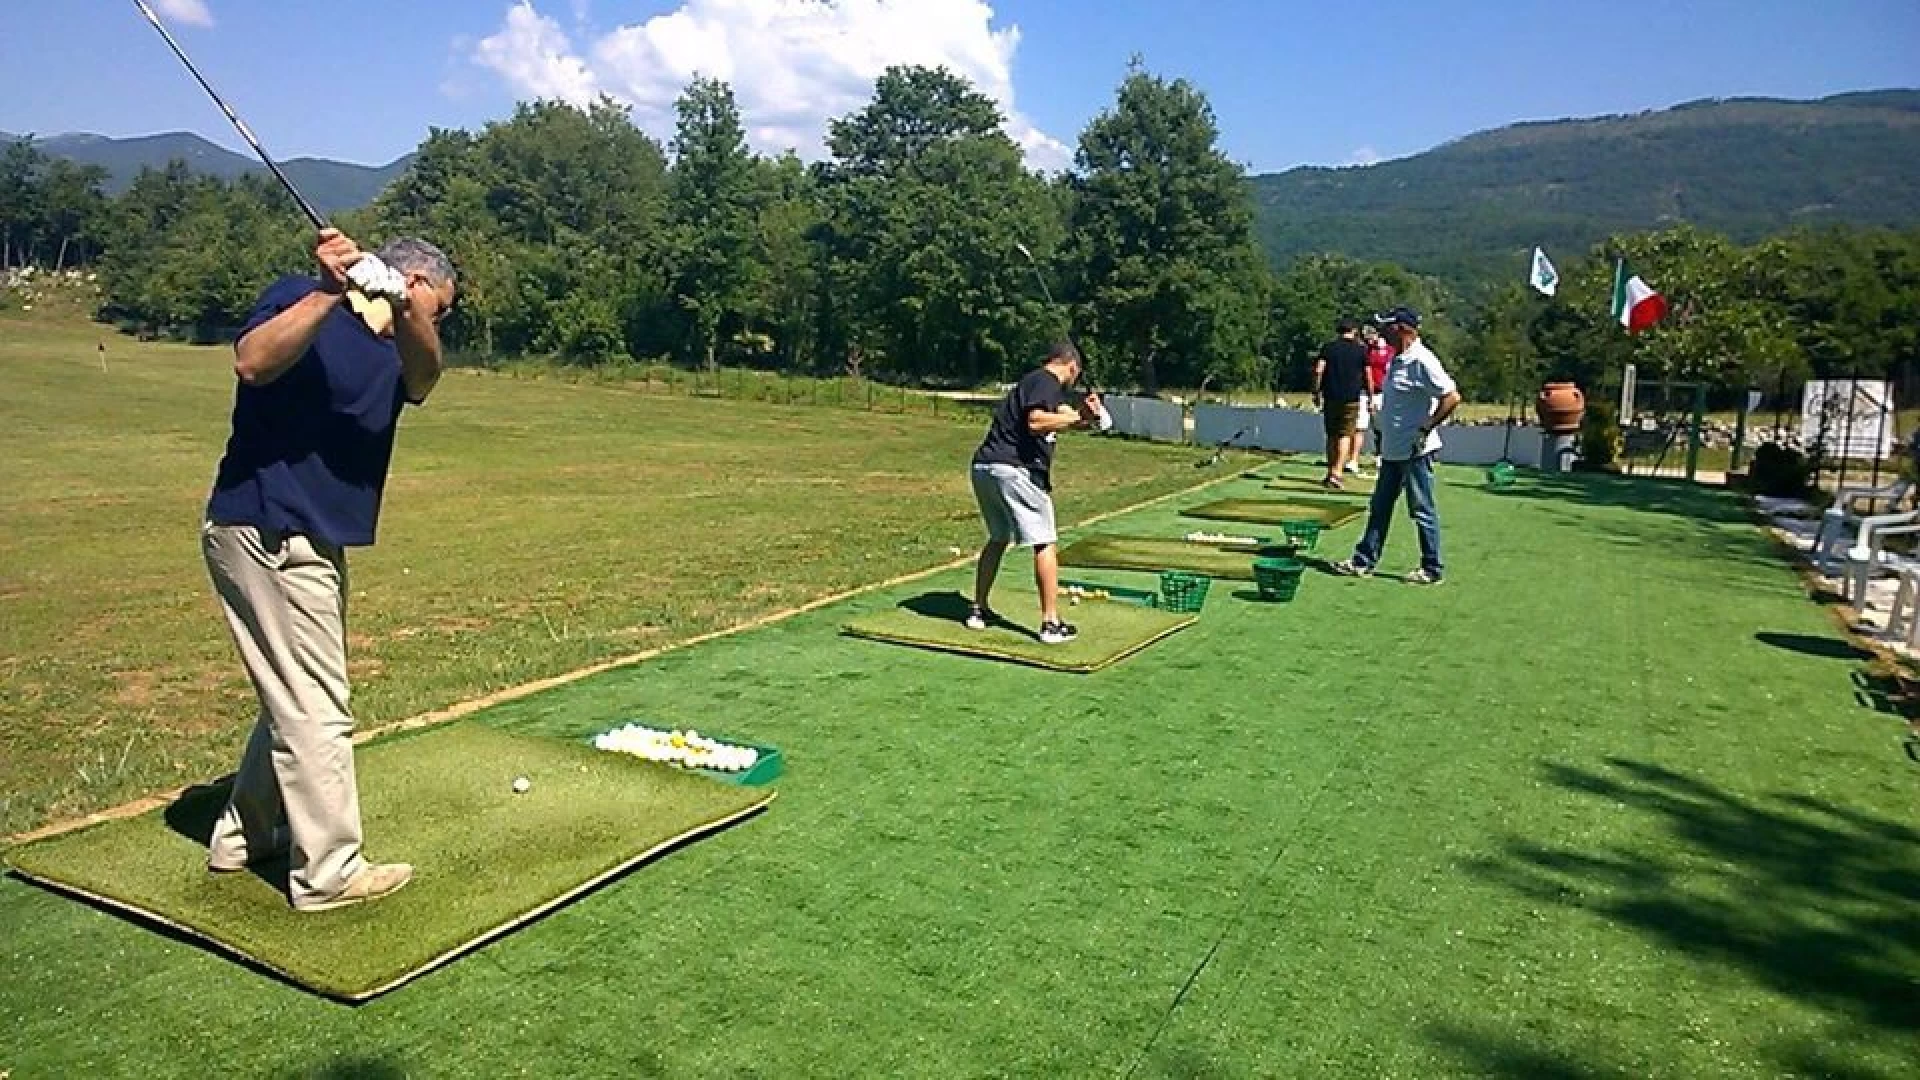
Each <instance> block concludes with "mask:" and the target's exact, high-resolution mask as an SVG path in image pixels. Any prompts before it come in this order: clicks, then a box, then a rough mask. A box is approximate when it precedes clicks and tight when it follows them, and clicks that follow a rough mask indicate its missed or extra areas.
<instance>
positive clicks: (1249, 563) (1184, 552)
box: [1060, 534, 1293, 581]
mask: <svg viewBox="0 0 1920 1080" xmlns="http://www.w3.org/2000/svg"><path fill="white" fill-rule="evenodd" d="M1292 553H1293V549H1292V548H1291V547H1287V546H1284V545H1277V544H1275V545H1267V546H1262V547H1234V546H1229V545H1221V544H1203V543H1198V542H1196V541H1192V540H1175V539H1169V538H1166V537H1159V536H1113V535H1107V534H1095V535H1093V536H1085V537H1081V538H1080V539H1078V540H1075V541H1074V542H1072V543H1070V544H1067V545H1066V546H1064V547H1062V548H1061V549H1060V565H1061V566H1075V567H1087V568H1091V569H1098V570H1140V571H1147V572H1157V571H1160V570H1190V571H1192V572H1194V573H1196V574H1205V575H1207V576H1208V577H1216V578H1232V579H1235V580H1238V581H1252V580H1253V560H1255V559H1257V558H1261V557H1264V556H1281V555H1290V554H1292Z"/></svg>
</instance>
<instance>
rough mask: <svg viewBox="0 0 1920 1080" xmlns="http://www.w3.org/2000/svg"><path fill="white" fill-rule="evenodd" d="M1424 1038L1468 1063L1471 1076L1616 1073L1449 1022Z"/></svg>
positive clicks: (1526, 1079)
mask: <svg viewBox="0 0 1920 1080" xmlns="http://www.w3.org/2000/svg"><path fill="white" fill-rule="evenodd" d="M1427 1038H1429V1039H1431V1040H1432V1041H1433V1042H1434V1043H1436V1044H1437V1045H1439V1046H1441V1047H1443V1048H1444V1049H1446V1050H1448V1051H1450V1052H1451V1053H1453V1054H1454V1055H1455V1056H1456V1057H1458V1058H1460V1059H1462V1060H1463V1061H1465V1062H1466V1063H1468V1067H1469V1071H1470V1072H1471V1073H1472V1075H1474V1076H1488V1077H1496V1078H1499V1080H1598V1078H1600V1077H1603V1076H1606V1077H1611V1076H1618V1075H1620V1073H1619V1072H1617V1071H1615V1070H1612V1069H1607V1070H1601V1069H1597V1068H1594V1067H1593V1066H1592V1065H1590V1064H1583V1063H1581V1062H1579V1061H1575V1060H1573V1059H1571V1058H1568V1057H1564V1056H1562V1055H1559V1054H1554V1053H1550V1052H1548V1051H1544V1050H1536V1049H1534V1048H1532V1047H1530V1046H1527V1045H1525V1044H1524V1043H1521V1042H1520V1041H1519V1040H1517V1039H1511V1038H1508V1037H1506V1036H1503V1035H1496V1034H1492V1033H1490V1032H1485V1031H1473V1030H1469V1029H1467V1028H1464V1027H1458V1026H1455V1025H1452V1024H1438V1025H1434V1026H1433V1027H1430V1028H1428V1029H1427Z"/></svg>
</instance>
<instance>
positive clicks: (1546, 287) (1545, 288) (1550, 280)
mask: <svg viewBox="0 0 1920 1080" xmlns="http://www.w3.org/2000/svg"><path fill="white" fill-rule="evenodd" d="M1527 284H1529V285H1531V286H1533V287H1534V289H1536V290H1537V291H1538V292H1539V293H1540V295H1542V296H1552V295H1553V294H1554V293H1555V292H1556V291H1557V290H1558V289H1559V288H1560V272H1559V271H1558V270H1555V269H1554V268H1553V264H1552V263H1550V262H1548V261H1547V253H1546V252H1544V251H1541V250H1540V249H1539V248H1534V249H1533V270H1532V272H1531V273H1529V274H1528V275H1527Z"/></svg>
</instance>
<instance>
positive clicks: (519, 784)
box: [513, 776, 533, 795]
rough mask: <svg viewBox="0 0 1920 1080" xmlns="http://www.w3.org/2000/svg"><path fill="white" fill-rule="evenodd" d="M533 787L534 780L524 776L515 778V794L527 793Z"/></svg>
mask: <svg viewBox="0 0 1920 1080" xmlns="http://www.w3.org/2000/svg"><path fill="white" fill-rule="evenodd" d="M532 787H533V781H531V780H529V779H527V778H526V777H524V776H516V777H514V778H513V793H514V794H515V795H525V794H526V793H527V791H528V790H529V789H530V788H532Z"/></svg>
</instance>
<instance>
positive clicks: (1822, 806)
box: [1443, 759, 1920, 1077]
mask: <svg viewBox="0 0 1920 1080" xmlns="http://www.w3.org/2000/svg"><path fill="white" fill-rule="evenodd" d="M1544 772H1545V774H1546V779H1547V781H1548V782H1549V783H1551V784H1552V785H1554V786H1556V787H1559V788H1561V789H1563V790H1566V791H1571V792H1576V793H1579V794H1583V795H1587V796H1590V797H1592V798H1594V799H1596V800H1601V801H1604V802H1607V803H1609V804H1612V805H1614V806H1617V807H1623V808H1626V809H1630V810H1636V811H1639V812H1641V813H1643V814H1645V815H1647V816H1648V817H1649V818H1650V819H1651V820H1652V821H1653V822H1654V823H1655V824H1657V825H1658V826H1660V830H1661V833H1662V834H1663V835H1662V836H1661V837H1660V838H1658V839H1656V840H1655V841H1654V842H1652V843H1648V844H1640V845H1636V846H1633V847H1624V846H1622V847H1615V848H1613V849H1610V850H1603V851H1593V852H1589V851H1572V850H1565V849H1553V848H1547V847H1543V846H1540V845H1538V844H1535V843H1532V842H1530V841H1528V840H1526V839H1524V838H1522V837H1517V836H1516V837H1512V838H1510V839H1509V840H1508V841H1507V844H1506V848H1505V851H1504V853H1503V854H1502V855H1500V856H1495V857H1490V858H1483V859H1476V860H1472V861H1470V862H1469V863H1468V864H1467V868H1468V870H1469V871H1470V872H1471V873H1473V874H1475V875H1476V876H1478V877H1481V878H1482V879H1484V880H1488V881H1492V882H1494V883H1496V884H1499V885H1503V886H1505V887H1507V888H1509V889H1512V890H1513V891H1515V892H1517V893H1519V894H1521V895H1523V896H1526V897H1528V898H1530V899H1531V900H1533V901H1535V902H1537V903H1540V904H1543V905H1561V906H1564V907H1572V908H1577V909H1580V910H1583V911H1586V912H1589V913H1592V914H1593V915H1596V916H1599V917H1602V918H1605V919H1608V920H1611V921H1613V922H1615V923H1618V924H1620V925H1622V926H1625V927H1627V928H1629V929H1632V930H1635V931H1637V932H1639V933H1641V934H1644V935H1646V936H1647V937H1649V938H1651V939H1652V940H1654V941H1655V942H1658V943H1660V944H1661V945H1663V946H1665V947H1667V948H1669V949H1672V950H1674V951H1675V952H1678V953H1680V954H1683V955H1686V956H1688V957H1691V958H1693V959H1695V960H1697V961H1699V962H1701V963H1703V964H1710V965H1713V966H1716V967H1722V968H1725V969H1728V970H1732V971H1736V972H1740V973H1743V974H1744V975H1745V976H1746V977H1747V978H1749V979H1751V980H1752V981H1753V982H1754V983H1756V984H1757V985H1759V986H1762V987H1764V988H1766V989H1767V990H1769V991H1771V992H1773V993H1777V994H1780V995H1783V996H1785V997H1789V998H1791V999H1794V1000H1796V1001H1800V1002H1805V1003H1808V1004H1811V1005H1813V1006H1816V1007H1818V1008H1820V1009H1821V1010H1823V1011H1824V1012H1826V1013H1828V1014H1829V1015H1830V1016H1831V1017H1832V1018H1833V1019H1834V1020H1835V1021H1836V1022H1837V1025H1838V1027H1837V1029H1836V1030H1834V1031H1833V1032H1831V1033H1830V1041H1832V1042H1833V1043H1834V1044H1835V1045H1845V1044H1849V1043H1857V1044H1858V1045H1859V1047H1860V1049H1861V1050H1862V1051H1866V1050H1868V1049H1870V1048H1873V1049H1879V1050H1883V1051H1884V1050H1886V1049H1888V1048H1889V1046H1890V1045H1892V1046H1909V1045H1911V1044H1910V1043H1909V1042H1908V1040H1911V1038H1912V1037H1913V1032H1914V1031H1915V1030H1916V1029H1920V982H1917V981H1916V975H1915V973H1916V972H1920V904H1916V903H1915V897H1920V830H1916V828H1915V827H1914V826H1913V825H1910V824H1908V823H1906V822H1903V821H1895V820H1890V819H1886V818H1881V817H1877V816H1875V815H1872V814H1868V813H1864V812H1861V811H1859V810H1856V809H1853V808H1851V807H1847V806H1843V805H1840V804H1837V803H1834V802H1831V801H1829V800H1826V799H1821V798H1816V797H1812V796H1807V795H1800V794H1775V795H1770V796H1765V797H1762V798H1746V797H1742V796H1740V795H1736V794H1734V793H1732V792H1729V791H1726V790H1724V789H1721V788H1719V787H1716V786H1714V785H1712V784H1710V783H1707V782H1705V781H1702V780H1698V779H1695V778H1693V777H1690V776H1686V775H1684V774H1681V773H1678V772H1675V771H1673V770H1670V769H1667V768H1664V767H1662V766H1659V765H1653V764H1648V763H1646V762H1640V761H1632V760H1625V759H1609V760H1608V761H1607V763H1606V768H1605V769H1603V770H1597V771H1596V770H1589V769H1582V768H1578V767H1574V766H1569V765H1561V764H1553V763H1548V764H1546V765H1545V766H1544ZM1443 1041H1444V1033H1443ZM1490 1045H1491V1047H1492V1049H1493V1050H1495V1051H1498V1052H1499V1053H1501V1054H1504V1053H1506V1052H1507V1049H1508V1048H1503V1047H1502V1046H1500V1045H1499V1044H1498V1043H1497V1041H1496V1042H1495V1043H1493V1044H1490ZM1806 1049H1807V1048H1806V1047H1805V1046H1799V1047H1797V1048H1795V1047H1786V1046H1777V1047H1774V1048H1773V1051H1774V1053H1775V1054H1776V1056H1778V1057H1780V1058H1781V1060H1782V1062H1783V1063H1784V1064H1787V1065H1794V1064H1795V1062H1794V1060H1793V1059H1795V1058H1799V1057H1803V1056H1804V1053H1805V1052H1806ZM1514 1052H1515V1053H1521V1054H1524V1053H1525V1051H1524V1050H1523V1049H1516V1050H1514ZM1871 1056H1872V1055H1871V1054H1867V1053H1862V1054H1860V1055H1857V1056H1856V1063H1858V1062H1860V1061H1864V1060H1865V1059H1867V1058H1869V1057H1871ZM1517 1060H1524V1059H1517ZM1487 1064H1488V1066H1489V1067H1490V1068H1492V1067H1494V1066H1497V1065H1498V1064H1499V1062H1498V1061H1489V1062H1487ZM1859 1068H1860V1069H1866V1070H1869V1071H1860V1072H1858V1073H1857V1075H1860V1076H1863V1077H1865V1076H1878V1075H1881V1074H1879V1073H1875V1072H1872V1071H1870V1066H1869V1065H1865V1064H1860V1065H1859ZM1533 1075H1560V1074H1555V1073H1551V1072H1548V1073H1545V1074H1533ZM1565 1075H1580V1074H1578V1073H1569V1074H1565Z"/></svg>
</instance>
